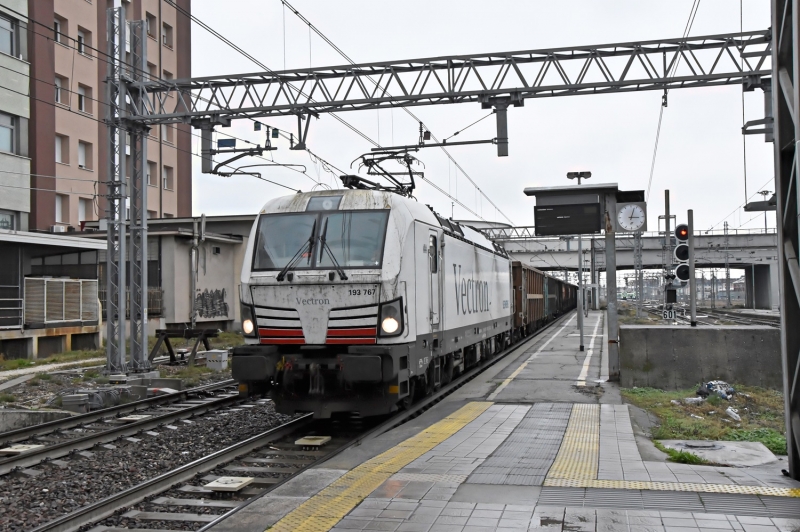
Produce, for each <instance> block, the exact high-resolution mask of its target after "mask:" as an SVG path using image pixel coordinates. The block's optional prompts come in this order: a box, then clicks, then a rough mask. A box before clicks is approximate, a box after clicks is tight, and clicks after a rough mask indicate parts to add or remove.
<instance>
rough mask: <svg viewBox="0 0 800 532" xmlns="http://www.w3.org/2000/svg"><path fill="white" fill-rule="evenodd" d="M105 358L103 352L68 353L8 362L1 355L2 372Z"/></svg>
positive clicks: (16, 359)
mask: <svg viewBox="0 0 800 532" xmlns="http://www.w3.org/2000/svg"><path fill="white" fill-rule="evenodd" d="M103 356H105V353H104V352H103V351H66V352H64V353H59V354H57V355H53V356H51V357H47V358H40V359H37V360H28V359H27V358H13V359H11V360H6V359H5V358H4V357H3V355H0V371H9V370H13V369H24V368H30V367H34V366H42V365H45V364H60V363H64V362H78V361H81V360H85V359H89V358H102V357H103Z"/></svg>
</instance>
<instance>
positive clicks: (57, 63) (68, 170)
mask: <svg viewBox="0 0 800 532" xmlns="http://www.w3.org/2000/svg"><path fill="white" fill-rule="evenodd" d="M177 3H178V5H180V6H181V7H183V8H184V9H186V10H187V11H188V10H189V9H190V2H189V0H180V1H178V2H177ZM120 5H121V6H123V7H125V10H126V18H127V19H128V20H129V21H132V20H146V21H147V23H148V37H149V39H148V46H147V65H148V70H149V74H150V76H152V77H153V78H159V77H160V78H163V79H173V78H175V77H178V78H183V77H191V26H190V23H191V21H190V20H189V19H188V18H187V17H186V16H184V15H182V14H179V13H178V12H177V11H176V9H175V8H173V7H172V6H170V5H169V4H167V3H166V2H164V1H163V0H131V1H123V0H91V1H88V0H29V3H28V9H29V17H30V18H31V19H32V21H35V23H33V22H31V23H30V24H29V27H31V32H30V33H31V34H30V37H29V43H30V46H29V48H30V57H31V69H32V71H33V73H34V78H35V79H32V80H31V96H32V97H33V98H35V100H34V101H32V103H31V105H32V113H31V115H32V117H31V127H30V138H31V145H32V146H34V147H33V149H32V150H31V172H32V174H34V176H33V177H32V180H31V182H32V187H33V188H34V189H37V190H32V191H31V198H32V201H31V204H32V211H31V218H30V222H29V224H30V225H29V227H30V229H36V230H50V231H54V232H55V231H68V230H69V228H70V227H73V228H75V229H78V228H79V227H80V223H81V222H83V221H91V220H97V219H98V218H100V217H103V215H104V209H105V202H104V201H103V200H102V198H99V197H98V191H99V193H100V194H102V192H103V191H104V189H105V187H104V186H103V184H102V182H103V181H105V180H106V179H107V176H106V175H105V174H106V166H107V157H108V155H107V142H106V135H107V132H106V126H105V123H104V122H103V119H104V117H105V114H106V110H107V107H106V105H105V104H104V103H103V101H104V100H105V83H104V80H105V78H106V75H107V68H108V62H107V57H106V55H105V50H106V46H107V42H106V10H107V8H109V7H114V6H120ZM147 149H148V169H147V173H148V184H149V186H150V188H149V189H148V190H149V194H148V211H149V213H148V214H149V215H150V217H152V218H169V217H174V216H190V215H191V194H192V184H191V163H192V161H191V157H192V156H191V129H190V126H189V125H179V126H165V127H162V128H154V129H153V130H152V131H151V132H150V136H149V140H148V146H147ZM37 175H38V176H56V179H52V178H50V177H37ZM51 191H52V192H51Z"/></svg>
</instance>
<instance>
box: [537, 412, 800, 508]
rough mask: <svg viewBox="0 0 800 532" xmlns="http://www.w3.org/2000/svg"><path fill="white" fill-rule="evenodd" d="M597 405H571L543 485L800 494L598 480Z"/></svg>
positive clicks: (782, 491) (797, 491) (796, 492)
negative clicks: (555, 453)
mask: <svg viewBox="0 0 800 532" xmlns="http://www.w3.org/2000/svg"><path fill="white" fill-rule="evenodd" d="M599 460H600V405H584V404H576V405H573V406H572V413H571V414H570V417H569V423H568V424H567V430H566V432H565V433H564V439H563V440H562V441H561V447H560V448H559V450H558V454H557V455H556V459H555V461H554V462H553V466H552V467H551V468H550V471H549V472H548V473H547V477H546V478H545V481H544V485H545V486H555V487H563V488H606V489H629V490H653V491H693V492H701V493H731V494H736V495H770V496H773V497H800V488H780V487H770V486H743V485H737V484H699V483H693V482H653V481H639V480H599V479H598V478H597V468H598V463H599Z"/></svg>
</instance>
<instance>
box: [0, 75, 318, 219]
mask: <svg viewBox="0 0 800 532" xmlns="http://www.w3.org/2000/svg"><path fill="white" fill-rule="evenodd" d="M0 89H5V90H8V91H11V92H15V93H17V94H20V95H22V96H26V97H28V98H30V99H31V100H35V101H38V102H42V103H44V104H47V105H52V106H53V107H56V106H57V107H58V108H60V109H62V110H64V111H66V112H69V113H73V114H76V115H78V116H82V117H84V118H86V119H88V120H92V121H94V122H97V123H100V124H105V122H104V121H103V120H100V119H97V118H95V117H93V116H92V115H90V114H86V113H82V112H78V111H73V110H72V109H69V108H67V107H63V106H60V105H59V104H57V103H55V102H50V101H47V100H43V99H41V98H36V97H34V96H32V95H30V94H25V93H23V92H20V91H17V90H14V89H11V88H8V87H0ZM103 103H104V102H103ZM105 105H108V104H105ZM120 129H122V130H123V131H126V132H127V130H126V129H124V128H120ZM194 136H198V135H194ZM173 147H174V148H175V150H177V151H179V152H183V153H189V154H190V155H192V156H194V157H202V155H200V154H197V153H194V152H192V151H191V150H184V149H182V148H179V147H177V146H173ZM278 164H280V163H278ZM280 165H281V166H285V165H283V164H280ZM224 166H225V167H226V168H230V169H231V170H233V171H236V170H237V169H236V168H235V167H233V166H230V165H224ZM290 169H292V168H290ZM292 170H293V169H292ZM15 173H16V172H15ZM303 174H304V175H306V176H307V177H309V178H311V176H308V175H307V174H305V173H303ZM24 175H29V176H33V177H45V178H52V179H65V180H73V181H79V179H77V178H68V177H60V176H46V175H40V174H24ZM246 175H249V176H251V177H255V178H256V179H260V180H262V181H266V182H268V183H272V184H274V185H278V186H281V187H284V188H288V189H289V190H292V191H297V189H294V188H291V187H288V186H286V185H283V184H281V183H278V182H276V181H272V180H269V179H266V178H264V177H261V176H260V175H256V174H253V173H248V174H246ZM311 179H312V180H313V178H311ZM80 181H86V182H90V183H94V184H98V183H100V180H99V179H97V180H94V179H85V180H80ZM3 186H9V187H10V185H3ZM12 188H20V187H12ZM21 188H26V189H28V190H41V191H44V192H55V193H59V192H58V191H56V190H52V189H40V188H33V187H21ZM65 194H66V192H65ZM69 194H84V195H88V194H87V193H85V192H69ZM91 196H92V199H93V200H96V199H97V198H98V197H105V196H106V195H105V194H98V193H94V194H91ZM95 207H96V206H95ZM95 212H96V209H95Z"/></svg>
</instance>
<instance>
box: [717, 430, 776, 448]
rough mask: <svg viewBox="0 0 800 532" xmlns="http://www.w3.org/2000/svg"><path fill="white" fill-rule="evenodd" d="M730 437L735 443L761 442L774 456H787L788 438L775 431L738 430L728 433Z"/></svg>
mask: <svg viewBox="0 0 800 532" xmlns="http://www.w3.org/2000/svg"><path fill="white" fill-rule="evenodd" d="M728 437H729V438H730V439H731V440H733V441H757V442H761V443H763V444H764V446H765V447H766V448H767V449H769V450H770V451H772V452H773V453H774V454H786V436H784V435H783V434H781V433H780V432H778V431H776V430H773V429H767V428H761V429H753V430H741V429H736V430H732V431H730V433H728Z"/></svg>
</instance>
